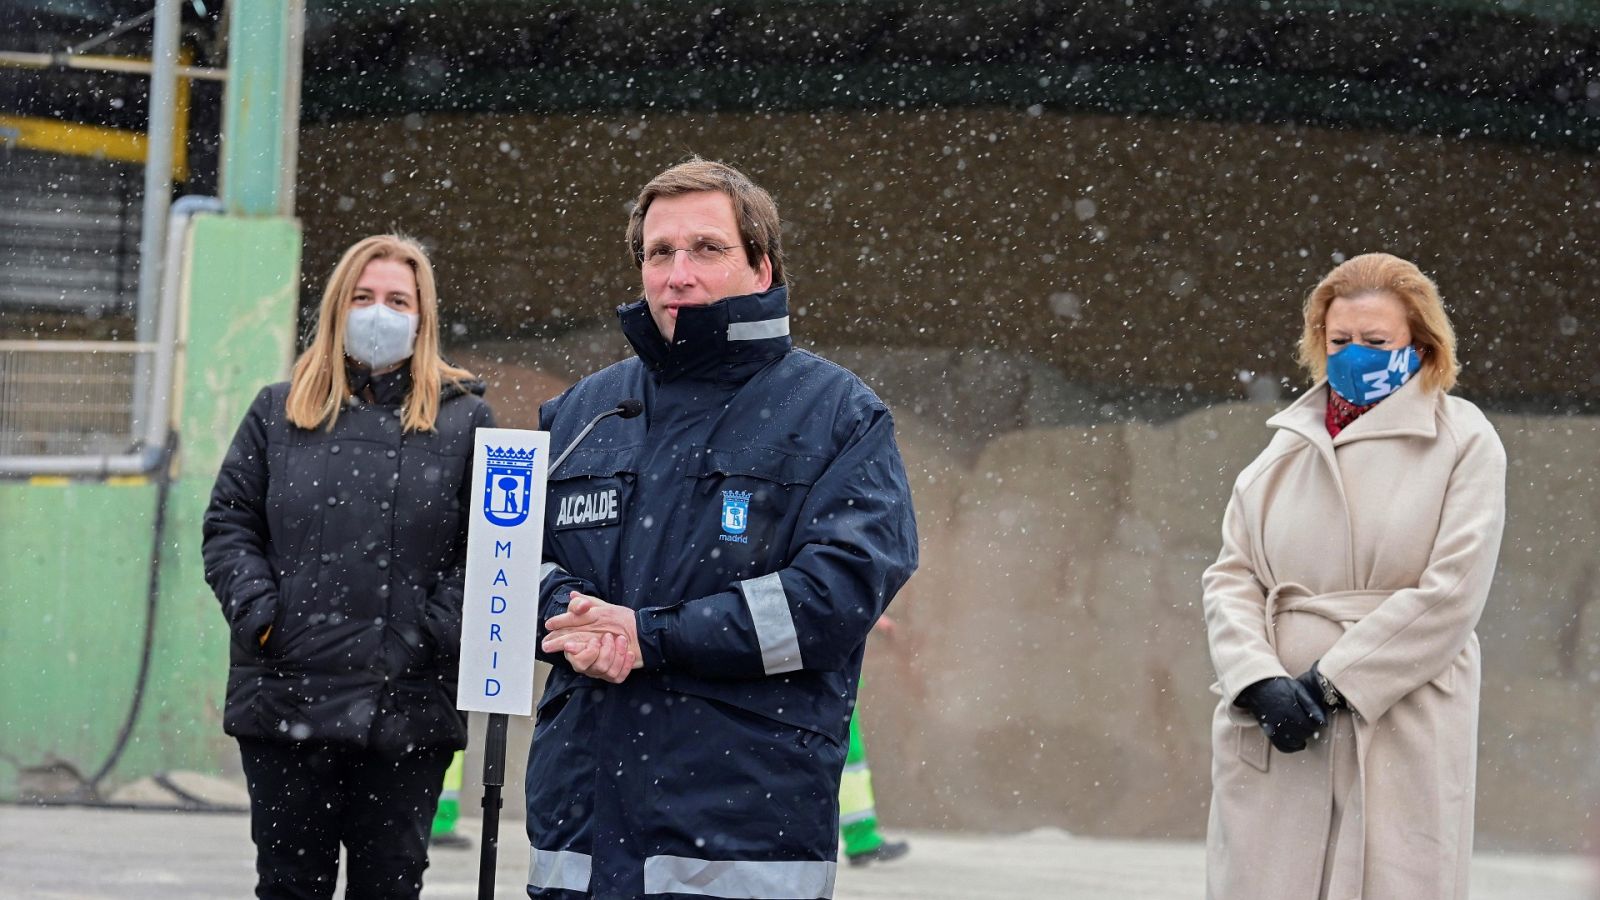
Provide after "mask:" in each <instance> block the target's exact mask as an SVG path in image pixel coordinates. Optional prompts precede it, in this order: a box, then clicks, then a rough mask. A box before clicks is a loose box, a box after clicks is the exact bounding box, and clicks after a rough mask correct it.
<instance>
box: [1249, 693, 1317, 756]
mask: <svg viewBox="0 0 1600 900" xmlns="http://www.w3.org/2000/svg"><path fill="white" fill-rule="evenodd" d="M1233 702H1234V704H1235V705H1237V706H1241V707H1243V708H1245V709H1247V710H1249V711H1250V713H1251V715H1253V716H1255V717H1256V721H1257V722H1260V723H1261V730H1262V731H1265V732H1266V733H1267V740H1270V741H1272V746H1274V747H1277V748H1278V750H1279V751H1281V752H1283V753H1298V752H1300V751H1301V750H1304V749H1305V748H1306V741H1307V740H1309V739H1310V738H1311V736H1312V735H1313V734H1316V732H1317V730H1318V729H1320V728H1323V727H1325V726H1326V725H1327V724H1328V717H1327V716H1326V715H1324V714H1323V712H1322V705H1321V704H1320V703H1318V702H1317V698H1316V696H1315V695H1314V694H1312V693H1311V692H1310V691H1308V690H1306V687H1305V685H1303V684H1301V683H1300V682H1299V681H1298V680H1296V679H1294V678H1290V677H1288V676H1286V675H1280V676H1278V677H1277V678H1267V679H1263V680H1261V681H1258V682H1256V683H1255V684H1252V685H1250V686H1249V687H1247V688H1245V689H1244V690H1242V691H1240V692H1239V699H1237V700H1235V701H1233Z"/></svg>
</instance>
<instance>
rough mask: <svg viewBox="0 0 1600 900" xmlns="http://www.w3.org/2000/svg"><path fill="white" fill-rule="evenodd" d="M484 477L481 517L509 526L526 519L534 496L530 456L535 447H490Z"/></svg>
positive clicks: (531, 458)
mask: <svg viewBox="0 0 1600 900" xmlns="http://www.w3.org/2000/svg"><path fill="white" fill-rule="evenodd" d="M487 450H488V454H487V457H488V466H487V468H485V470H484V476H483V517H484V518H485V519H488V520H489V521H490V522H492V523H494V524H496V525H500V526H502V527H506V528H509V527H511V526H513V525H521V524H522V522H523V521H524V520H525V519H527V518H528V502H529V501H530V500H531V499H532V497H533V458H534V456H535V454H537V453H538V452H539V451H538V450H515V449H512V448H506V449H499V448H496V447H489V448H487Z"/></svg>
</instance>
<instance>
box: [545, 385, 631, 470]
mask: <svg viewBox="0 0 1600 900" xmlns="http://www.w3.org/2000/svg"><path fill="white" fill-rule="evenodd" d="M642 412H644V401H642V400H636V399H634V398H633V397H629V398H628V399H626V400H624V401H622V402H621V403H618V404H617V405H616V407H615V408H613V409H608V410H606V411H605V412H603V413H601V414H600V415H598V416H595V417H594V418H592V419H590V420H589V424H587V425H585V426H583V430H582V431H580V432H578V436H577V437H575V438H573V439H572V443H570V444H568V445H567V449H565V450H563V451H561V455H560V456H558V457H556V461H555V462H553V463H551V464H550V468H549V469H548V470H547V471H546V472H545V477H546V478H549V477H550V476H552V475H554V474H555V473H556V469H559V468H560V467H561V464H562V463H564V462H566V461H567V457H568V456H570V455H572V451H574V450H576V449H578V445H579V444H581V443H583V439H584V438H586V437H588V436H589V432H591V431H593V430H594V427H595V426H596V425H599V424H600V421H601V420H602V419H606V418H609V417H611V416H620V417H622V418H624V419H631V418H633V417H634V416H637V415H638V414H640V413H642Z"/></svg>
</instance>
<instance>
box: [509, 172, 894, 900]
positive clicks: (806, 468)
mask: <svg viewBox="0 0 1600 900" xmlns="http://www.w3.org/2000/svg"><path fill="white" fill-rule="evenodd" d="M779 232H780V223H779V219H778V212H777V208H776V206H775V205H774V204H773V202H772V199H771V197H769V196H768V195H767V193H766V192H765V191H763V190H762V189H761V188H759V187H757V186H756V185H754V184H753V183H751V182H750V180H749V179H747V178H746V177H745V176H744V175H743V174H741V173H740V172H738V171H737V170H735V169H732V168H730V167H728V166H725V165H722V164H720V163H714V162H708V161H705V160H699V159H695V160H691V161H689V162H686V163H683V164H681V165H678V166H674V167H673V168H671V169H668V170H667V171H666V172H663V173H662V174H660V175H658V176H657V177H656V178H655V179H653V180H652V181H651V182H650V184H648V185H646V187H645V188H644V190H643V192H642V193H641V194H640V196H639V200H638V203H637V204H636V206H635V208H634V211H633V213H632V216H631V219H630V222H629V242H630V244H631V245H632V248H633V252H634V257H635V260H636V262H637V263H638V265H639V267H640V271H641V274H642V276H643V282H644V299H642V300H639V301H637V302H635V303H631V304H629V305H626V306H623V307H621V308H620V309H619V310H618V315H619V317H620V319H621V322H622V329H623V332H624V334H625V335H626V336H627V338H628V340H629V342H630V343H631V344H632V345H633V348H634V350H635V351H636V352H637V354H638V355H637V356H636V357H634V358H631V359H628V360H625V361H623V362H621V363H618V364H616V365H614V366H611V367H609V368H607V369H605V370H603V371H601V372H598V373H596V374H594V375H591V376H589V377H587V378H585V379H583V380H582V381H580V382H578V383H577V384H576V385H574V386H573V387H572V388H571V389H570V390H568V391H567V392H566V393H564V394H562V395H561V396H559V397H556V398H555V399H553V400H551V401H550V402H549V403H547V404H545V406H544V407H543V409H542V410H541V412H540V426H541V428H543V429H545V430H548V431H549V432H551V445H552V446H553V447H558V448H560V447H565V446H567V445H568V444H569V443H570V442H571V441H572V440H573V439H574V438H575V437H576V436H577V434H578V432H579V431H580V430H581V429H582V428H583V426H584V425H585V424H586V423H588V422H589V421H590V420H591V419H592V418H593V417H594V416H595V415H597V414H599V413H601V412H604V411H605V410H608V409H612V408H614V407H616V406H617V404H618V403H619V402H621V401H622V400H624V399H629V398H635V399H638V400H641V401H642V402H643V404H644V409H645V412H644V414H643V415H641V416H638V417H637V418H632V419H618V418H612V419H608V420H606V421H604V422H603V423H602V424H601V425H600V426H599V427H598V428H597V429H596V430H595V431H594V432H593V433H592V434H591V435H590V436H589V437H588V438H587V439H586V440H585V441H584V443H583V444H582V445H580V446H579V448H578V449H577V450H576V451H575V452H574V453H573V454H572V455H571V456H570V457H569V458H568V459H567V461H566V462H565V463H563V464H562V466H561V467H560V468H559V469H557V470H556V471H555V472H553V473H552V474H551V482H550V495H549V499H548V501H547V504H546V509H547V514H546V521H545V554H544V566H543V570H542V580H541V585H540V594H539V602H540V621H541V623H542V627H541V633H540V637H541V647H540V654H541V658H543V659H545V660H546V661H548V662H550V663H552V664H553V666H554V669H553V670H552V673H551V676H550V679H549V683H548V685H547V687H546V689H545V692H544V696H543V698H541V700H540V702H539V715H538V724H537V727H536V729H535V735H534V743H533V748H532V751H531V752H530V754H529V761H528V780H527V800H528V837H529V840H530V841H531V843H532V848H533V849H532V860H531V863H530V867H529V875H528V881H529V884H528V895H529V896H530V897H533V898H541V900H542V898H552V900H553V898H576V897H596V898H622V897H628V898H632V897H641V896H642V897H648V898H652V900H662V898H678V897H684V898H687V897H695V898H703V897H708V896H709V897H745V898H822V897H830V896H831V895H832V892H833V881H834V871H835V860H836V856H837V852H838V796H839V776H840V772H841V769H842V767H843V765H844V758H845V750H846V743H847V734H848V726H849V719H850V714H851V709H852V707H853V706H854V703H855V694H856V682H857V679H858V676H859V675H860V672H861V657H862V651H863V648H864V645H865V642H866V639H867V634H868V632H869V631H870V630H871V628H872V625H873V622H874V621H876V620H877V618H878V616H879V615H880V614H882V613H883V611H884V608H885V607H886V606H887V605H888V603H889V601H890V599H891V598H893V597H894V595H895V593H896V592H897V591H898V590H899V589H900V588H901V586H902V585H904V584H905V581H906V579H907V578H909V577H910V575H911V573H912V571H913V570H914V569H915V568H916V565H917V536H916V523H915V520H914V518H913V515H912V509H911V492H910V488H909V486H908V485H907V483H906V475H905V470H904V467H903V466H902V464H901V461H900V452H899V449H898V448H897V447H896V445H895V440H894V425H893V421H892V420H891V418H890V415H889V411H888V409H886V408H885V407H884V405H883V403H882V402H881V401H880V400H879V399H878V398H877V397H876V396H875V395H874V394H873V393H872V391H871V390H869V389H868V388H867V387H866V385H864V384H862V383H861V381H860V380H859V379H858V378H856V377H855V376H854V375H853V374H851V373H850V372H849V371H847V370H845V369H844V368H842V367H840V366H838V365H835V364H834V363H831V362H828V361H827V360H824V359H822V358H821V357H818V356H816V355H814V354H811V353H808V352H806V351H803V350H795V349H793V347H792V345H791V342H790V338H789V314H788V307H787V299H788V290H787V287H786V286H785V284H784V273H783V253H782V249H781V244H780V233H779Z"/></svg>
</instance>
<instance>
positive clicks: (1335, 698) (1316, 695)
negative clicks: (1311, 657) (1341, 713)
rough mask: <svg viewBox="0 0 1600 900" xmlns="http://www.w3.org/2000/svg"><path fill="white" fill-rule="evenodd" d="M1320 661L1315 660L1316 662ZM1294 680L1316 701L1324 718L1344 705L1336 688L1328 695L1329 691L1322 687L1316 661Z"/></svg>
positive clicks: (1330, 715) (1329, 716)
mask: <svg viewBox="0 0 1600 900" xmlns="http://www.w3.org/2000/svg"><path fill="white" fill-rule="evenodd" d="M1321 661H1322V660H1317V662H1321ZM1295 681H1298V682H1300V686H1301V687H1303V688H1305V689H1306V691H1307V692H1308V693H1310V694H1311V696H1312V698H1313V699H1315V700H1316V701H1317V707H1318V708H1319V709H1321V710H1322V714H1323V717H1324V718H1331V717H1332V716H1333V711H1334V710H1336V709H1338V708H1340V707H1341V706H1344V698H1343V697H1341V696H1339V692H1338V690H1334V691H1333V692H1332V696H1331V697H1330V696H1329V692H1328V691H1325V690H1323V689H1322V678H1321V676H1320V675H1319V674H1318V673H1317V663H1312V664H1311V668H1309V669H1307V670H1306V671H1305V672H1304V673H1302V674H1301V675H1300V677H1298V678H1296V679H1295ZM1330 687H1331V685H1330Z"/></svg>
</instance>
